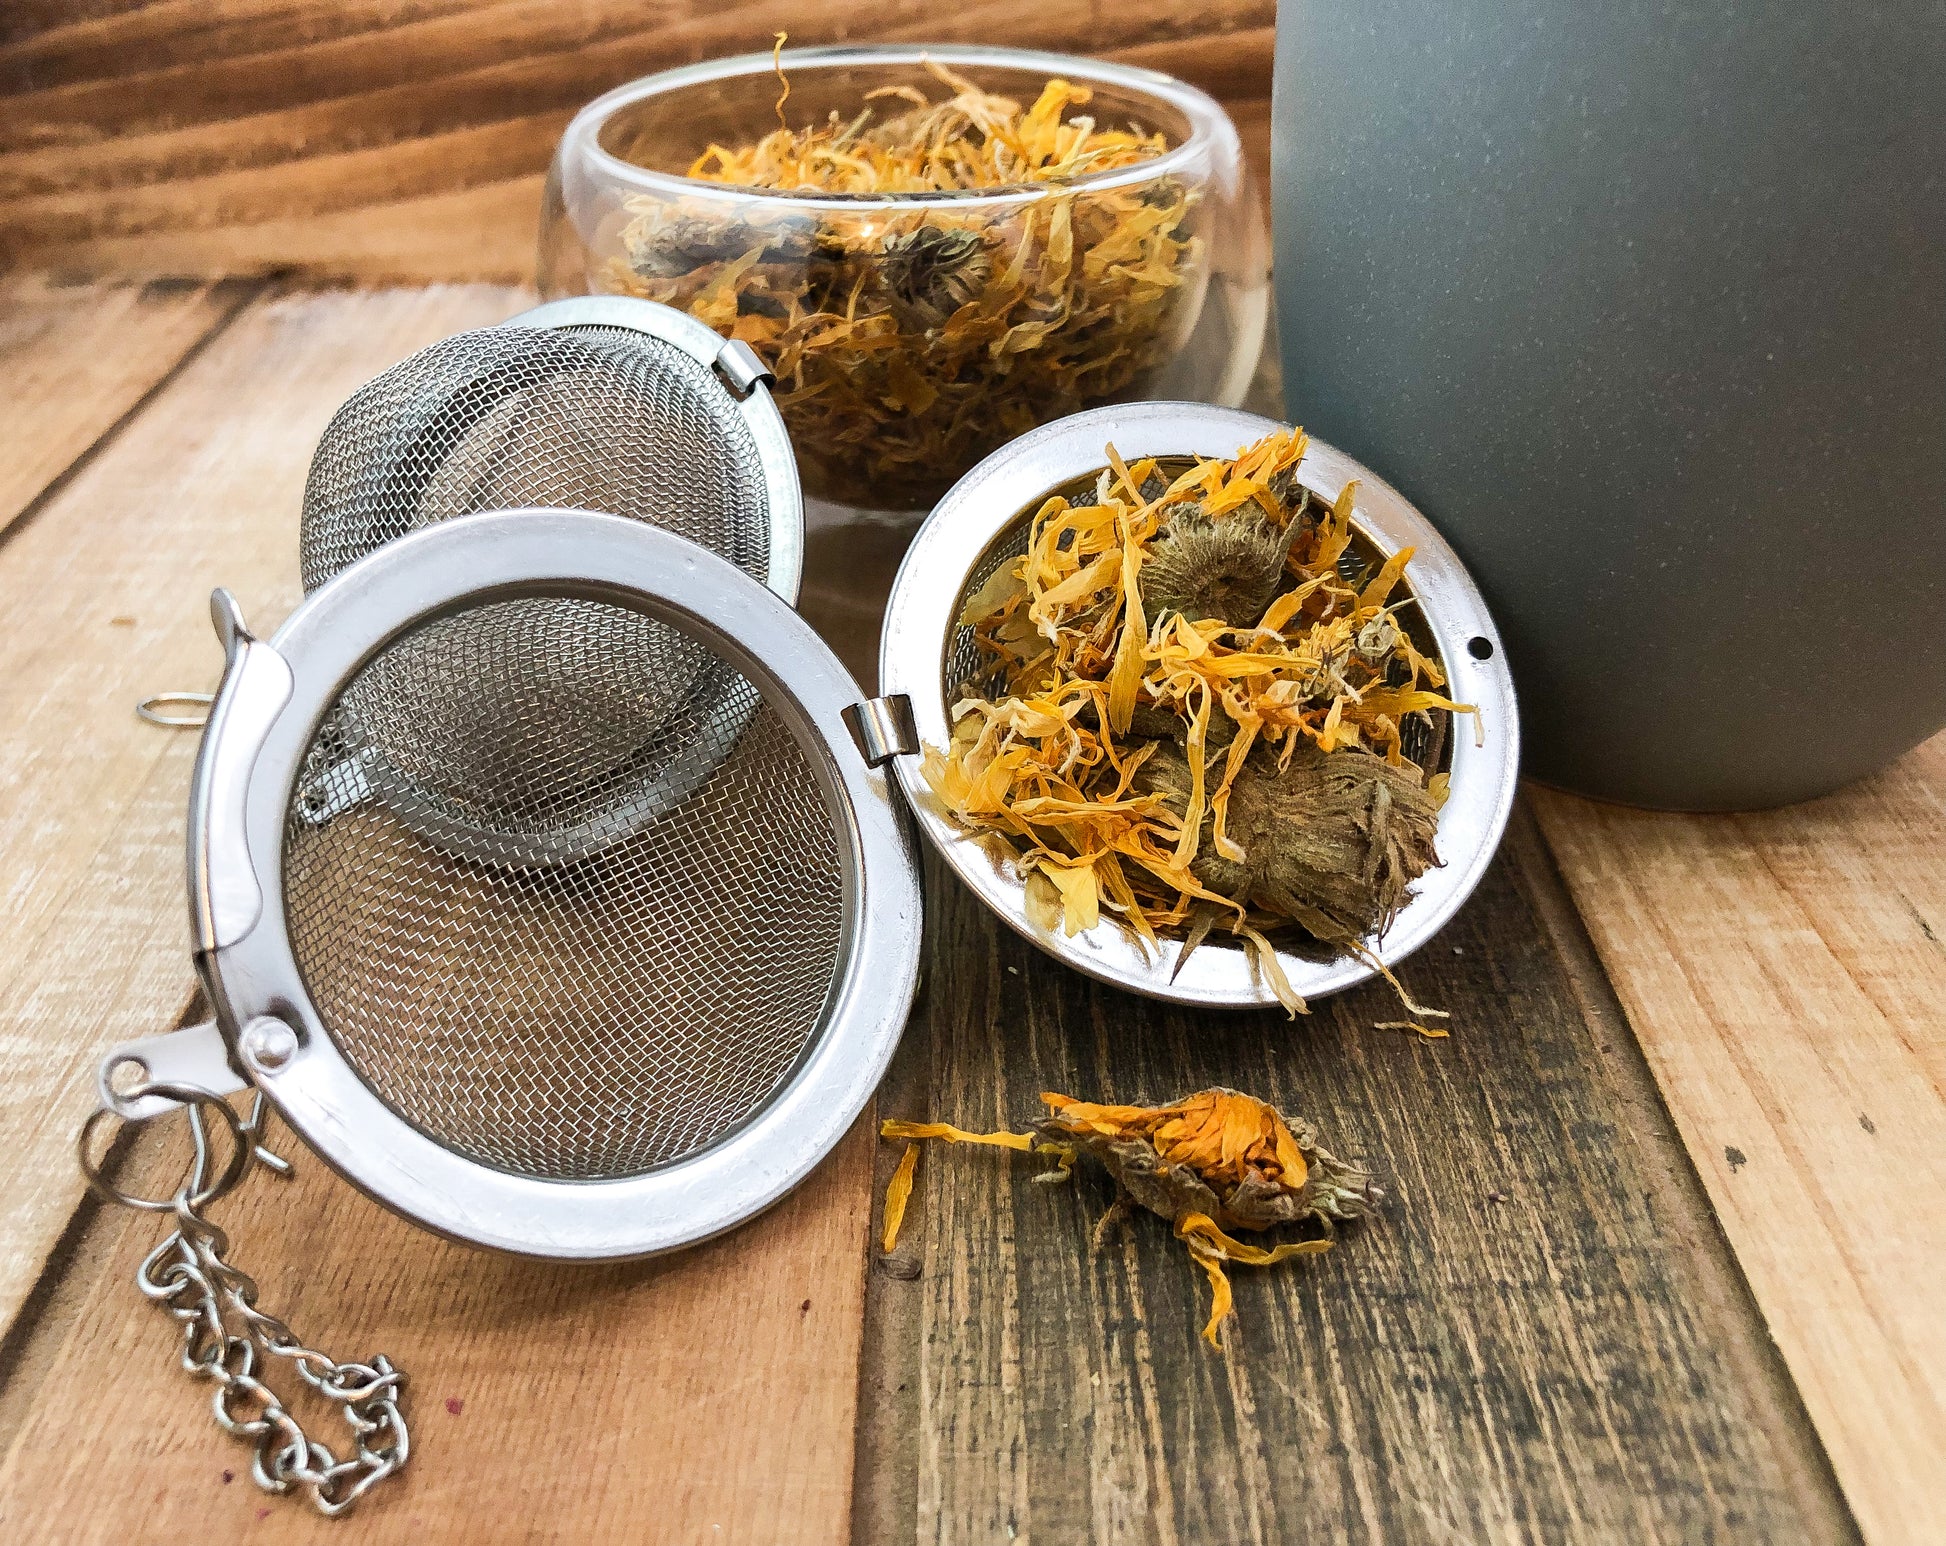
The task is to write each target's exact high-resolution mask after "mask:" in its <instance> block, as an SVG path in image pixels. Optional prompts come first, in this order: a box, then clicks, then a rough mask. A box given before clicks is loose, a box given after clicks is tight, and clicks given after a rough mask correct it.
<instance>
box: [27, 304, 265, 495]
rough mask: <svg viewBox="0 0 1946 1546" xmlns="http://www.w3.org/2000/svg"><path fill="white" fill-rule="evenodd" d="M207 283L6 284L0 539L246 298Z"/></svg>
mask: <svg viewBox="0 0 1946 1546" xmlns="http://www.w3.org/2000/svg"><path fill="white" fill-rule="evenodd" d="M247 295H248V291H247V289H244V288H241V287H236V286H230V287H227V288H213V287H211V286H208V285H203V284H168V283H157V284H146V285H113V286H102V285H64V284H54V283H50V282H48V281H47V280H45V279H43V278H38V277H37V278H29V279H17V280H14V281H12V282H11V283H8V284H6V285H5V286H3V287H0V423H3V424H5V425H6V427H7V455H6V457H5V459H4V460H0V532H4V531H5V530H6V529H7V527H9V526H11V525H12V524H13V522H14V521H15V520H16V519H18V518H19V516H20V515H21V514H22V513H23V512H24V511H27V510H29V509H31V508H32V507H33V505H34V504H35V502H36V501H37V500H39V499H40V498H41V497H42V495H43V494H44V493H45V492H46V491H47V489H48V487H49V485H50V484H52V483H53V482H54V481H55V480H56V479H57V478H59V477H60V476H61V475H62V474H64V473H65V472H66V471H67V470H68V468H69V467H70V466H71V465H72V464H73V463H74V462H75V460H76V459H77V458H79V457H80V456H81V455H83V454H84V453H85V452H86V451H88V449H89V448H90V447H92V446H93V445H94V444H95V443H96V442H97V441H99V440H100V439H101V438H102V437H103V436H104V435H107V434H109V433H110V432H111V431H112V430H113V429H114V427H115V426H116V425H117V424H119V423H120V422H121V421H122V420H123V419H124V418H126V417H127V416H128V415H129V414H130V413H131V412H132V411H134V410H135V409H136V408H137V407H138V406H139V405H140V404H141V403H142V402H143V400H144V399H145V398H146V397H147V396H148V394H149V393H150V392H152V391H154V390H155V387H156V385H157V384H158V383H159V382H161V381H163V380H165V379H166V378H167V377H168V376H169V374H170V373H171V372H172V371H174V370H175V369H176V367H177V366H178V365H180V364H181V363H182V360H183V357H184V356H185V355H186V354H188V353H189V352H190V351H191V350H192V349H194V348H195V347H196V346H197V345H198V344H199V343H200V342H202V340H203V339H205V338H207V337H208V336H209V334H210V333H211V332H212V331H213V330H214V329H215V328H217V327H219V326H220V325H221V324H222V323H223V322H224V321H225V320H226V319H227V318H228V317H229V316H230V315H231V313H232V312H234V311H235V309H236V307H237V306H239V305H241V304H242V302H243V301H244V300H245V299H246V298H247Z"/></svg>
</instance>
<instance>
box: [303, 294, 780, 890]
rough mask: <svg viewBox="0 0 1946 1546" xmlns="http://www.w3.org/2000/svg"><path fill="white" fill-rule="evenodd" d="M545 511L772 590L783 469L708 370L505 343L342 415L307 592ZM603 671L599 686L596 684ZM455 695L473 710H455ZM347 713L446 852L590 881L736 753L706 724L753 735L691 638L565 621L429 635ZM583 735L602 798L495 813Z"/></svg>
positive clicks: (568, 342) (371, 768) (354, 404)
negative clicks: (454, 691)
mask: <svg viewBox="0 0 1946 1546" xmlns="http://www.w3.org/2000/svg"><path fill="white" fill-rule="evenodd" d="M526 506H542V507H546V508H555V509H561V508H572V509H589V510H598V511H601V512H603V513H606V514H610V515H620V516H626V517H630V518H633V519H636V520H641V521H645V522H648V523H650V524H652V525H656V526H660V527H663V528H665V529H667V530H670V531H673V532H675V533H677V534H678V535H680V536H683V537H687V538H688V539H690V540H691V541H693V542H696V543H699V544H700V545H702V546H704V547H707V548H709V549H711V550H712V551H713V552H715V553H718V554H719V555H721V556H723V557H726V558H728V559H729V560H730V561H731V562H732V563H735V564H736V565H737V566H738V567H739V568H741V569H742V570H743V571H744V572H745V573H746V574H749V575H751V576H752V577H753V578H756V579H759V580H761V579H763V578H765V575H766V572H767V567H768V564H769V555H770V534H769V522H770V509H769V501H768V495H767V492H766V483H765V479H764V473H763V466H762V462H761V458H760V456H759V453H758V450H757V446H756V442H755V440H754V439H753V438H752V436H751V434H750V431H749V429H748V427H747V426H746V425H745V423H744V422H743V419H742V417H741V415H740V413H739V411H738V409H737V406H736V403H735V400H734V399H733V398H732V397H731V395H730V393H729V391H728V389H727V388H726V387H725V386H724V385H723V384H722V383H721V382H720V381H718V380H717V379H716V377H715V375H714V374H713V373H712V372H711V370H710V368H709V367H708V366H706V365H703V364H701V363H700V362H698V361H697V360H695V359H693V358H692V357H691V356H689V355H687V354H685V353H684V352H683V351H682V350H680V349H677V348H675V347H673V346H672V345H669V344H665V343H663V342H662V341H661V340H659V339H656V338H652V337H649V336H647V335H645V334H642V333H637V332H634V331H631V330H629V329H626V328H616V327H599V326H596V327H574V328H562V329H545V328H522V327H499V328H483V329H480V330H479V331H476V332H470V333H461V334H457V335H456V336H454V337H452V338H448V339H444V340H442V341H441V342H439V343H436V344H433V345H431V346H430V347H428V348H425V349H422V350H420V351H419V353H417V354H415V355H413V356H412V357H411V358H410V359H408V360H405V361H404V362H402V363H401V364H399V365H396V366H394V367H393V368H392V369H391V370H389V371H387V372H385V374H384V375H382V376H379V377H378V378H377V379H375V380H373V381H372V382H370V383H368V384H367V385H366V386H365V387H363V388H362V389H360V390H359V391H358V392H357V393H356V394H355V395H354V396H353V397H352V398H351V399H350V400H349V401H348V402H347V403H346V404H345V405H344V407H343V408H341V409H340V410H339V411H338V413H337V415H336V417H334V418H333V420H332V421H331V424H330V426H329V428H327V429H326V431H325V433H324V437H323V439H322V441H321V442H320V443H319V446H318V451H317V455H316V457H315V458H314V459H313V461H312V464H311V473H310V479H309V481H308V483H307V484H306V487H305V496H304V521H303V530H302V535H301V539H300V559H301V567H302V570H303V578H304V584H305V588H306V589H307V590H308V589H311V588H314V587H315V586H317V585H320V584H322V583H323V582H324V581H326V580H328V579H330V578H331V577H332V576H333V575H335V574H337V573H338V572H339V571H341V570H343V569H344V568H346V567H348V566H349V565H351V564H353V563H355V562H356V561H357V560H358V559H360V558H363V557H364V556H365V555H366V554H368V553H370V552H371V551H372V550H373V549H375V548H377V547H379V546H381V545H383V544H384V543H386V542H389V541H391V540H393V539H395V538H397V537H402V536H404V535H406V534H407V533H409V532H411V531H414V530H417V529H419V528H421V527H425V526H429V525H432V524H435V523H437V522H441V521H445V520H448V519H451V518H453V517H456V516H462V515H469V514H474V513H476V512H479V511H484V510H496V509H515V508H521V507H526ZM557 613H558V614H560V615H559V616H557V615H556V614H557ZM422 657H423V658H422ZM591 657H600V658H602V660H603V668H602V669H601V670H600V671H598V672H590V671H588V670H587V669H585V664H586V661H587V660H588V659H589V658H591ZM456 673H457V674H458V675H460V676H461V677H463V678H464V681H465V691H464V692H462V693H460V694H458V695H457V696H448V695H447V694H446V692H445V690H444V684H447V683H449V682H451V681H452V680H453V679H454V677H455V674H456ZM345 707H346V712H345V714H344V715H343V716H342V718H341V720H340V722H339V724H338V726H337V729H338V733H339V734H340V736H341V737H342V738H343V741H344V743H345V745H344V750H345V752H346V753H347V755H354V756H355V757H356V759H357V760H358V763H359V766H360V768H361V769H362V772H363V775H364V777H365V778H366V780H367V781H369V782H370V783H372V784H375V785H382V786H384V787H385V788H386V789H387V790H389V791H390V792H391V793H392V794H393V796H394V797H395V798H394V800H393V803H394V805H395V806H396V807H397V808H398V809H401V810H405V809H416V810H417V811H418V813H419V817H418V820H419V825H420V826H421V828H422V829H423V830H428V831H433V832H437V833H438V834H439V835H440V836H441V837H442V838H443V839H444V840H445V841H447V842H448V843H449V844H460V845H464V846H466V848H467V851H469V852H471V853H472V854H474V856H476V857H482V858H486V859H489V860H501V859H524V861H525V862H528V863H533V864H546V863H561V862H573V861H576V860H579V859H582V858H586V857H587V856H588V855H590V854H592V853H595V852H598V851H599V850H600V849H601V848H602V847H603V846H604V845H605V844H607V843H610V842H612V841H614V840H615V839H616V838H617V837H618V836H620V835H622V834H624V833H626V832H628V831H631V830H633V829H634V828H635V827H636V826H638V825H640V824H641V823H642V822H644V821H648V820H653V819H654V818H655V817H656V816H657V815H658V814H659V813H660V812H662V811H664V810H667V809H668V808H669V807H670V806H671V805H673V804H674V803H676V802H677V801H679V800H681V799H682V798H683V797H684V796H685V795H686V794H687V793H688V792H689V790H690V788H691V787H693V785H694V783H695V782H696V781H697V780H698V779H699V778H701V777H703V776H706V775H707V773H708V771H709V768H710V767H711V766H712V763H711V762H710V760H709V759H708V756H707V751H708V747H709V746H710V744H711V743H712V741H713V739H716V738H717V737H715V736H703V737H697V736H694V735H691V734H690V733H689V730H690V721H692V720H697V719H700V720H702V721H704V722H705V723H706V725H707V726H709V727H713V728H714V729H716V730H729V729H734V727H735V726H736V724H738V723H739V722H740V721H739V717H738V716H739V714H740V713H745V712H747V708H748V704H747V703H742V704H741V706H740V701H739V699H738V696H737V695H736V694H735V693H734V692H730V691H728V690H727V689H726V687H725V684H724V681H723V679H722V672H721V671H720V670H719V669H718V666H717V663H716V662H715V661H714V660H713V658H712V657H710V656H709V654H708V652H707V651H705V650H703V649H702V648H701V647H700V646H698V645H696V644H695V643H694V642H693V641H691V640H689V639H688V638H686V637H685V636H683V635H682V634H679V633H676V632H675V631H673V630H671V629H668V628H663V627H660V626H659V625H654V624H651V623H650V622H649V621H648V620H646V619H644V618H641V617H638V616H636V615H634V614H632V613H627V612H623V611H620V610H618V609H615V608H601V607H596V606H593V605H590V604H588V603H584V602H581V601H576V600H572V599H566V598H555V599H543V600H531V601H527V602H523V603H521V604H520V605H519V606H518V607H517V608H510V609H507V610H504V611H502V612H499V613H496V614H495V616H494V619H493V621H492V623H491V624H490V625H487V626H480V625H479V624H478V622H477V620H475V621H471V622H469V621H465V620H460V619H454V620H451V621H449V622H448V623H446V624H443V625H440V626H438V627H435V628H431V629H427V630H424V631H423V632H422V633H421V634H420V635H418V636H417V637H416V638H415V640H414V642H413V644H412V645H411V646H410V647H401V648H397V649H394V650H392V651H389V652H388V653H387V655H386V656H385V657H384V658H383V660H382V661H381V662H380V663H379V664H378V666H377V667H376V669H375V670H374V671H372V672H368V673H367V675H366V677H365V678H363V679H362V680H361V681H360V683H359V685H358V686H357V687H356V688H354V689H353V691H352V692H351V693H350V694H348V695H347V701H346V705H345ZM651 720H659V721H660V722H661V724H662V729H661V731H660V732H659V733H657V734H649V733H648V724H649V722H650V721H651ZM562 726H565V727H567V728H566V730H565V731H563V730H561V729H560V728H559V727H562ZM543 727H546V728H543ZM429 733H430V739H428V735H429ZM560 733H568V734H572V735H573V736H574V738H575V746H574V750H575V752H576V753H577V755H578V756H579V758H580V760H581V766H582V768H583V770H584V771H585V772H586V773H587V775H588V776H587V778H586V779H585V780H584V781H583V782H582V783H581V784H580V785H579V786H578V795H577V798H575V799H569V798H567V797H566V796H565V795H564V794H563V793H562V792H561V791H559V790H554V791H550V794H549V798H548V802H547V810H546V812H545V814H544V815H543V813H541V812H538V811H526V810H517V809H515V808H513V807H511V806H509V805H508V804H507V803H506V802H505V800H504V799H502V798H501V797H500V795H498V794H495V795H493V796H491V797H487V796H485V795H484V794H483V791H485V790H488V789H489V788H499V787H501V785H502V784H503V777H502V775H503V774H504V772H505V770H506V766H507V765H509V764H518V763H520V762H521V761H523V760H524V759H526V758H527V757H528V756H529V749H528V746H527V741H528V739H530V738H532V737H534V736H536V735H552V734H560ZM340 793H341V795H342V793H343V792H342V791H341V792H340Z"/></svg>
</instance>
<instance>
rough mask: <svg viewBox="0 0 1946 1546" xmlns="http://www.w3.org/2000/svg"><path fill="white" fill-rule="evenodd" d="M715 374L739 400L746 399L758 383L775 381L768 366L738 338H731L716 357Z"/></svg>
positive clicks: (753, 350)
mask: <svg viewBox="0 0 1946 1546" xmlns="http://www.w3.org/2000/svg"><path fill="white" fill-rule="evenodd" d="M716 373H717V374H718V375H720V376H721V377H722V378H723V380H724V383H725V384H726V385H727V386H728V387H729V389H730V390H731V391H732V392H734V393H736V395H737V396H738V397H739V398H744V397H748V396H749V395H750V393H751V391H752V390H753V389H754V388H755V387H756V385H757V383H758V382H759V381H764V382H773V381H775V380H776V379H777V377H776V376H775V375H773V374H772V373H771V369H770V367H769V366H768V365H766V364H764V362H763V361H762V360H761V359H759V358H758V357H757V351H756V350H755V349H752V348H751V347H750V346H749V345H748V344H746V343H745V342H743V340H742V339H740V338H733V339H731V340H730V341H729V342H728V343H727V344H725V345H724V346H723V347H722V348H721V349H719V350H718V351H717V355H716Z"/></svg>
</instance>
